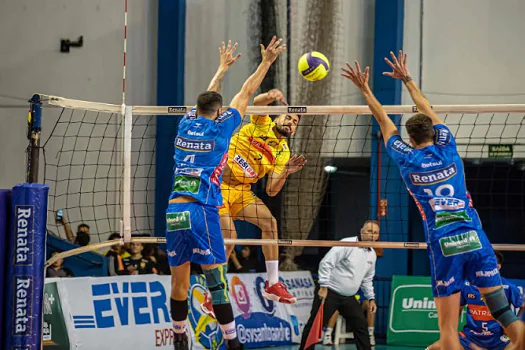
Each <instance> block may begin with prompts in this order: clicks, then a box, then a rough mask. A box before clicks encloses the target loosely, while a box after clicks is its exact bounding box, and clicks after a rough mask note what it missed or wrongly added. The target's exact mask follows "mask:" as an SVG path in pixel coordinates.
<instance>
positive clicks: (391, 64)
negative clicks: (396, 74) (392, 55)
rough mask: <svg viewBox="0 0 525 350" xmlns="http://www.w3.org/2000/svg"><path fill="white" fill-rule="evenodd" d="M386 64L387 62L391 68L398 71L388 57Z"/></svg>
mask: <svg viewBox="0 0 525 350" xmlns="http://www.w3.org/2000/svg"><path fill="white" fill-rule="evenodd" d="M385 62H386V64H388V65H389V66H390V68H392V69H396V66H394V64H393V63H392V62H391V61H390V60H389V59H388V58H386V57H385Z"/></svg>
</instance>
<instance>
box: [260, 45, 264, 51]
mask: <svg viewBox="0 0 525 350" xmlns="http://www.w3.org/2000/svg"><path fill="white" fill-rule="evenodd" d="M260 46H261V52H262V51H264V45H263V44H260Z"/></svg>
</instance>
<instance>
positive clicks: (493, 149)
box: [489, 145, 514, 158]
mask: <svg viewBox="0 0 525 350" xmlns="http://www.w3.org/2000/svg"><path fill="white" fill-rule="evenodd" d="M513 154H514V151H513V145H489V158H512V156H513Z"/></svg>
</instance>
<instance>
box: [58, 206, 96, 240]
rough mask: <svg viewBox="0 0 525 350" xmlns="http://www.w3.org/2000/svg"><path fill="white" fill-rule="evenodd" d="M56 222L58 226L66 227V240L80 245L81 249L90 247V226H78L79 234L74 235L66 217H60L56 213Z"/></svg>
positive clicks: (82, 224)
mask: <svg viewBox="0 0 525 350" xmlns="http://www.w3.org/2000/svg"><path fill="white" fill-rule="evenodd" d="M55 220H56V222H57V223H58V224H61V225H62V226H64V231H65V232H66V238H67V240H68V241H70V242H71V243H75V244H78V245H79V246H81V247H85V246H87V245H89V242H90V240H91V238H90V235H89V225H87V224H84V223H81V224H80V225H78V226H77V234H76V235H75V234H73V231H72V230H71V227H70V226H69V223H68V222H67V219H66V216H65V215H62V216H59V215H58V211H57V212H55Z"/></svg>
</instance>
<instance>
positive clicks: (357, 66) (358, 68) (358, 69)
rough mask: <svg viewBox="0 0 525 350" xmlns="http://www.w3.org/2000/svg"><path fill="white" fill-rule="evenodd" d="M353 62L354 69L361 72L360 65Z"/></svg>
mask: <svg viewBox="0 0 525 350" xmlns="http://www.w3.org/2000/svg"><path fill="white" fill-rule="evenodd" d="M354 63H355V69H356V71H357V72H361V66H360V65H359V62H357V61H354Z"/></svg>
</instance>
